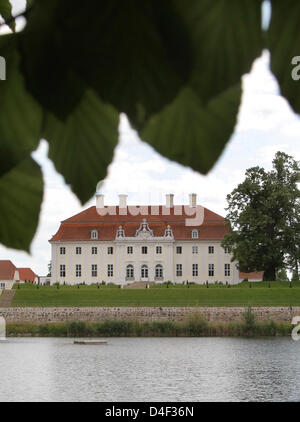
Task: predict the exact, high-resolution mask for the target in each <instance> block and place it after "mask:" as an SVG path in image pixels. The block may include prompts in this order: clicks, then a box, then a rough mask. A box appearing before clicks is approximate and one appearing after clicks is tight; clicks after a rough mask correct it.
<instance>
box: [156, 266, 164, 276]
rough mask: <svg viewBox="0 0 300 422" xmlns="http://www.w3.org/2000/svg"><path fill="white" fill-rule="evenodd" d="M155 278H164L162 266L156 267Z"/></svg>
mask: <svg viewBox="0 0 300 422" xmlns="http://www.w3.org/2000/svg"><path fill="white" fill-rule="evenodd" d="M155 277H156V278H163V266H162V265H161V264H157V265H156V267H155Z"/></svg>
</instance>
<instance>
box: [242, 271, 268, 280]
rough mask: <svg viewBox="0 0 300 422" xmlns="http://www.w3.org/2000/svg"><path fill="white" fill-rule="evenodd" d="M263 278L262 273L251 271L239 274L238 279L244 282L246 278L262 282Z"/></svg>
mask: <svg viewBox="0 0 300 422" xmlns="http://www.w3.org/2000/svg"><path fill="white" fill-rule="evenodd" d="M263 277H264V272H263V271H252V272H251V273H243V272H240V279H241V280H244V279H245V278H247V279H248V280H262V279H263Z"/></svg>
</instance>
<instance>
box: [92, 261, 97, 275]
mask: <svg viewBox="0 0 300 422" xmlns="http://www.w3.org/2000/svg"><path fill="white" fill-rule="evenodd" d="M97 273H98V271H97V264H92V277H97Z"/></svg>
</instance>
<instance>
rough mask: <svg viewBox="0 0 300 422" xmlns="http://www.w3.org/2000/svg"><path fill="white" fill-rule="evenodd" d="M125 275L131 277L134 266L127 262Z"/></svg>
mask: <svg viewBox="0 0 300 422" xmlns="http://www.w3.org/2000/svg"><path fill="white" fill-rule="evenodd" d="M126 277H127V278H133V277H134V268H133V265H131V264H129V265H127V267H126Z"/></svg>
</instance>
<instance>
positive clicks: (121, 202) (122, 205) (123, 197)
mask: <svg viewBox="0 0 300 422" xmlns="http://www.w3.org/2000/svg"><path fill="white" fill-rule="evenodd" d="M119 207H120V208H126V207H127V195H119Z"/></svg>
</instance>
